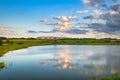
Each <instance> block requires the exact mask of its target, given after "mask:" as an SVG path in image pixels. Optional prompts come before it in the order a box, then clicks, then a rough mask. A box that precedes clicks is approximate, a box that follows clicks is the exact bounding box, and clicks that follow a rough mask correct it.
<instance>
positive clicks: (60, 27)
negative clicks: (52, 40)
mask: <svg viewBox="0 0 120 80" xmlns="http://www.w3.org/2000/svg"><path fill="white" fill-rule="evenodd" d="M53 19H55V20H56V21H57V22H49V21H48V20H42V21H41V22H42V23H44V24H45V25H52V26H54V29H53V30H51V31H49V32H42V31H32V30H30V31H28V32H30V33H54V32H63V33H70V34H84V33H86V32H88V31H87V30H81V29H80V28H75V27H74V24H73V23H71V21H76V20H77V17H76V16H56V17H53Z"/></svg>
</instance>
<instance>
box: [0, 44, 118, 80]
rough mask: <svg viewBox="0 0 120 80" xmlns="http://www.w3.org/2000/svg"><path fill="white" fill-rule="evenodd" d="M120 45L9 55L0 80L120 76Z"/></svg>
mask: <svg viewBox="0 0 120 80" xmlns="http://www.w3.org/2000/svg"><path fill="white" fill-rule="evenodd" d="M119 61H120V46H77V45H76V46H69V45H63V46H62V45H59V46H36V47H30V48H27V49H21V50H16V51H11V52H8V54H6V55H5V56H3V57H1V58H0V62H4V63H5V65H6V67H5V68H2V69H1V70H0V80H3V79H4V80H8V79H9V80H10V79H11V80H26V79H27V80H28V79H29V80H33V79H36V80H40V79H44V80H50V79H54V80H60V79H62V80H63V79H64V80H65V79H69V80H72V79H74V80H78V79H85V78H88V77H95V76H96V77H98V76H110V75H112V74H116V73H120V63H119Z"/></svg>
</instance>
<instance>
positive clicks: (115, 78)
mask: <svg viewBox="0 0 120 80" xmlns="http://www.w3.org/2000/svg"><path fill="white" fill-rule="evenodd" d="M88 80H120V74H116V75H112V76H110V77H102V78H100V77H99V78H90V79H88Z"/></svg>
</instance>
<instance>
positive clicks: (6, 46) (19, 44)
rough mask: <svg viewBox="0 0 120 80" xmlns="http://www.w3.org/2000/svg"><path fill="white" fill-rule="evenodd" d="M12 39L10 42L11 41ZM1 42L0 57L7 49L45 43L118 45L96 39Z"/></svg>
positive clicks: (43, 44) (118, 44)
mask: <svg viewBox="0 0 120 80" xmlns="http://www.w3.org/2000/svg"><path fill="white" fill-rule="evenodd" d="M11 41H12V43H11ZM2 42H3V44H2V45H1V46H0V57H1V56H3V55H4V54H6V53H7V52H9V51H13V50H18V49H24V48H28V47H32V46H45V45H93V46H96V45H99V46H109V45H116V46H120V42H119V43H118V42H99V41H98V40H93V41H90V40H87V41H85V40H79V39H78V40H74V39H73V40H69V39H65V40H61V39H58V40H25V39H14V40H10V42H9V43H6V41H5V40H3V41H2Z"/></svg>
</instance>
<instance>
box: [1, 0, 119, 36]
mask: <svg viewBox="0 0 120 80" xmlns="http://www.w3.org/2000/svg"><path fill="white" fill-rule="evenodd" d="M93 1H94V0H93ZM107 1H108V0H106V2H105V1H104V0H103V1H102V0H96V2H94V4H93V3H92V0H0V28H1V32H2V33H1V34H0V35H2V36H3V31H2V30H4V32H5V31H6V33H7V32H13V33H15V34H20V33H23V34H30V35H31V34H32V35H33V36H34V35H40V34H43V35H46V34H47V35H48V34H50V36H52V33H53V35H55V33H57V32H59V33H62V34H65V35H66V36H67V35H69V37H70V35H72V36H79V35H80V36H82V35H83V36H86V37H87V36H89V37H90V35H87V34H89V33H90V34H91V37H95V35H94V31H93V30H94V27H93V28H91V26H94V25H95V24H91V26H88V25H87V29H86V24H88V22H87V23H85V25H84V24H81V23H80V22H86V21H90V20H92V21H93V22H95V21H96V22H97V21H98V19H99V21H103V22H104V20H102V19H101V18H98V17H100V16H101V15H102V13H104V12H103V11H102V10H101V6H100V5H101V4H103V3H107V4H108V3H109V2H107ZM117 3H118V4H119V0H118V2H117ZM118 4H116V3H114V2H113V4H112V3H111V5H109V6H113V7H114V6H115V5H118ZM117 7H119V5H118V6H117ZM85 10H86V12H85ZM110 11H114V12H116V14H117V12H118V13H119V10H117V11H115V10H114V9H111V10H109V11H108V10H106V12H107V13H108V12H109V14H110ZM107 13H104V15H105V14H107ZM92 14H93V15H94V14H95V15H96V14H99V15H96V16H97V17H96V18H95V19H93V16H91V15H92ZM89 15H90V16H89ZM117 15H118V14H117ZM118 16H119V15H118ZM71 17H72V18H74V20H70V21H69V19H72V18H71ZM86 18H90V19H86ZM63 19H68V20H67V21H64V20H63ZM75 19H76V20H75ZM105 20H108V19H105ZM115 20H116V18H115ZM41 21H42V22H41ZM45 21H46V23H45ZM99 21H98V22H99ZM118 21H119V20H118ZM78 23H80V24H79V25H77V24H78ZM113 24H114V23H113ZM116 24H117V23H116ZM96 25H97V26H98V23H97V24H96ZM99 25H100V24H99ZM101 25H102V24H101ZM110 25H111V26H114V25H112V24H110ZM77 27H79V29H78V28H77ZM83 27H84V28H83ZM119 27H120V26H119ZM3 28H5V29H3ZM63 28H65V29H63ZM81 28H82V29H81ZM105 29H106V30H103V32H102V28H101V30H95V33H97V32H98V33H100V32H101V34H103V35H104V36H105V35H109V36H106V37H110V35H111V34H110V32H109V30H111V28H110V29H108V27H106V28H105ZM118 29H119V28H118ZM113 30H115V33H114V35H113V34H112V36H117V37H119V35H118V34H116V33H117V32H116V28H115V29H114V28H113ZM45 31H46V32H45ZM91 32H93V33H91ZM101 34H100V35H101ZM4 35H5V34H4ZM93 35H94V36H93Z"/></svg>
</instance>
